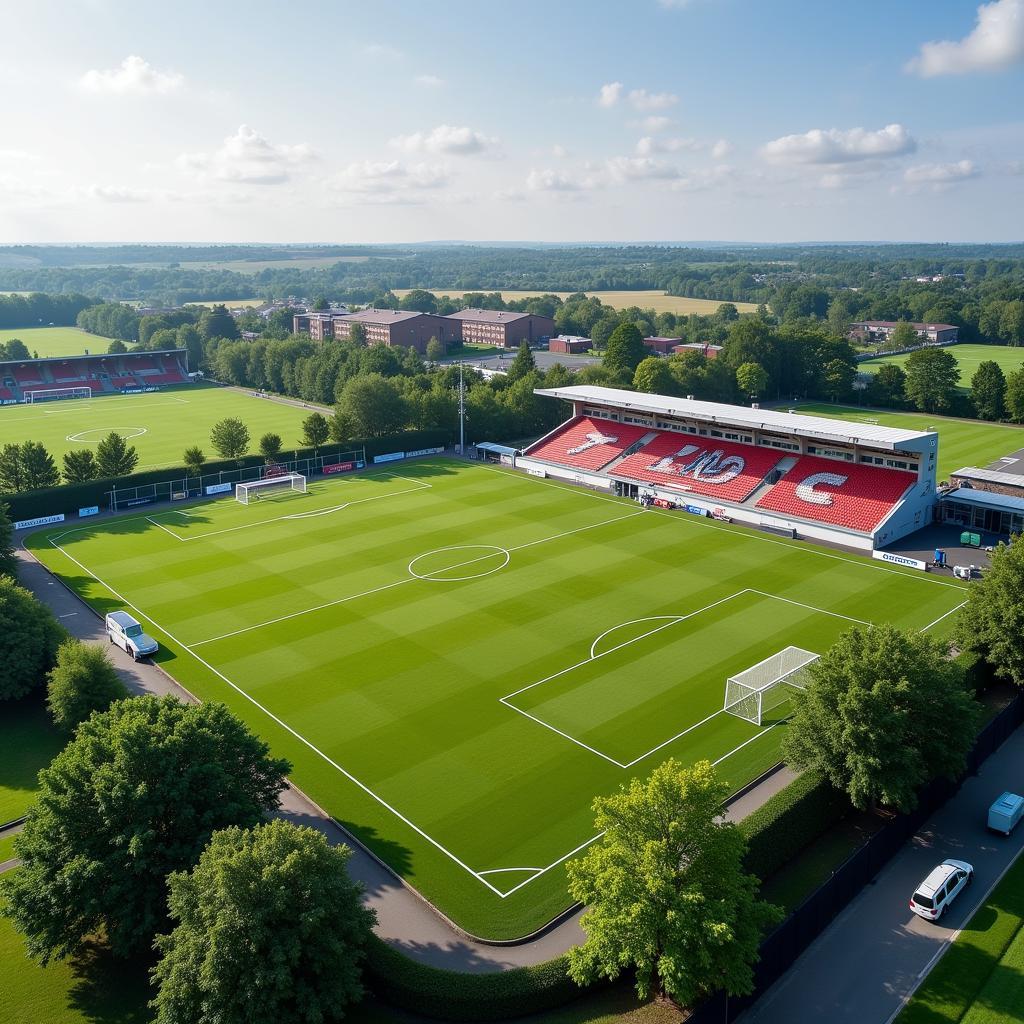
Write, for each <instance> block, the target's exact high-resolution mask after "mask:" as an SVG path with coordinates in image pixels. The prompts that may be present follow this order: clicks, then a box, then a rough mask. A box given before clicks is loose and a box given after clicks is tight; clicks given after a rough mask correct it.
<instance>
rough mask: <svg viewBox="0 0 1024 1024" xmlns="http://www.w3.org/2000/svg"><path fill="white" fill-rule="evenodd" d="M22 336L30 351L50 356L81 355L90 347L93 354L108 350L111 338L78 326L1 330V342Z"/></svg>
mask: <svg viewBox="0 0 1024 1024" xmlns="http://www.w3.org/2000/svg"><path fill="white" fill-rule="evenodd" d="M11 338H20V339H21V340H22V341H23V342H25V346H26V347H27V348H28V350H29V352H38V353H39V357H40V358H41V359H45V358H47V357H48V356H80V355H84V354H85V350H86V349H88V350H89V351H90V352H91V353H92V354H93V355H95V354H96V353H97V352H106V351H107V348H108V347H109V345H110V342H111V339H110V338H104V337H103V336H102V335H99V334H89V333H88V332H87V331H81V330H79V329H78V328H77V327H12V328H10V329H4V330H2V331H0V343H3V342H6V341H10V340H11Z"/></svg>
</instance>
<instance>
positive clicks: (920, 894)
mask: <svg viewBox="0 0 1024 1024" xmlns="http://www.w3.org/2000/svg"><path fill="white" fill-rule="evenodd" d="M973 881H974V868H973V867H972V866H971V865H970V864H968V863H967V862H966V861H963V860H944V861H943V862H942V863H941V864H940V865H939V866H938V867H937V868H934V869H933V870H932V873H931V874H930V875H929V876H928V877H927V878H926V879H925V880H924V881H923V882H922V883H921V884H920V885H919V886H918V887H917V888H916V889H915V890H914V895H913V896H911V897H910V909H911V910H912V911H913V912H914V913H915V914H917V916H918V917H923V918H924V919H925V920H926V921H938V920H939V918H941V917H942V916H943V915H944V914H945V913H946V911H947V910H949V905H950V904H951V903H952V902H953V900H955V899H956V898H957V896H959V895H960V893H961V892H963V890H964V889H966V888H967V886H969V885H970V884H971V882H973Z"/></svg>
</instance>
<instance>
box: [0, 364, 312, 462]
mask: <svg viewBox="0 0 1024 1024" xmlns="http://www.w3.org/2000/svg"><path fill="white" fill-rule="evenodd" d="M310 412H311V410H310V409H302V408H300V407H298V406H295V405H288V404H286V403H284V402H275V401H272V400H271V399H269V398H258V397H254V396H253V395H251V394H250V393H249V392H247V391H235V390H232V389H231V388H222V387H218V386H216V385H213V384H190V385H188V386H185V387H179V388H172V389H169V390H166V391H153V392H150V393H149V394H142V395H104V396H103V397H100V398H74V399H64V400H62V401H56V402H44V403H41V404H38V405H7V406H3V407H2V408H0V438H2V440H3V443H4V444H7V443H8V442H22V441H29V440H31V441H40V442H42V444H43V445H44V446H45V447H46V449H47V451H49V452H50V454H51V455H53V456H54V458H55V459H56V460H57V464H58V466H59V465H60V459H61V456H63V454H64V453H65V452H67V451H72V450H74V449H81V448H91V449H92V450H93V451H95V449H96V445H98V444H99V443H100V441H102V440H103V438H104V437H106V436H107V434H109V433H110V432H111V431H115V432H116V433H118V434H120V435H121V436H122V437H124V438H125V439H126V440H127V441H128V442H129V443H130V444H132V445H134V446H135V447H136V448H137V449H138V452H139V465H138V467H137V469H139V470H143V469H154V468H157V467H159V466H180V465H181V456H182V453H183V452H184V451H185V449H186V448H188V447H190V446H191V445H194V444H195V445H198V446H199V447H200V448H202V450H203V451H204V452H205V453H206V457H207V458H208V459H217V458H219V456H218V455H217V453H216V452H215V451H214V450H213V447H212V445H211V444H210V429H211V428H212V427H213V425H214V424H215V423H216V422H218V420H222V419H224V418H225V417H228V416H233V417H235V418H237V419H240V420H241V421H242V422H243V423H244V424H245V425H246V426H247V427H248V428H249V450H250V452H255V451H258V450H259V441H260V437H262V436H263V434H266V433H268V432H273V433H275V434H279V435H280V437H281V440H282V441H283V442H284V451H285V452H286V453H287V451H288V449H289V448H296V447H299V446H300V445H301V442H300V436H301V434H302V421H303V420H304V419H305V418H306V417H307V416H308V415H309V414H310Z"/></svg>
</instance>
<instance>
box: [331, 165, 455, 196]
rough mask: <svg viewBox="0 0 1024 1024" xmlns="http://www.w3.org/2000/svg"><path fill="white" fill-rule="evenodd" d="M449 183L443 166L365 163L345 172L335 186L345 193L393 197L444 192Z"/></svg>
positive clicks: (345, 168) (336, 178) (343, 171)
mask: <svg viewBox="0 0 1024 1024" xmlns="http://www.w3.org/2000/svg"><path fill="white" fill-rule="evenodd" d="M449 180H450V176H449V174H448V171H447V169H446V168H445V167H442V166H440V165H432V164H422V163H420V164H404V163H402V161H401V160H377V161H374V160H361V161H357V162H356V163H351V164H349V165H348V166H347V167H344V168H342V170H341V172H340V173H339V174H338V175H337V176H336V177H335V178H334V179H333V181H332V182H331V184H332V185H333V186H334V187H335V188H336V189H338V190H339V191H341V192H359V193H370V194H372V193H377V194H393V193H404V192H410V191H419V190H424V189H435V188H443V187H444V186H445V185H447V184H448V182H449Z"/></svg>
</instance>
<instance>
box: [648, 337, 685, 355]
mask: <svg viewBox="0 0 1024 1024" xmlns="http://www.w3.org/2000/svg"><path fill="white" fill-rule="evenodd" d="M678 344H679V339H678V338H659V337H653V338H644V345H645V346H646V347H647V348H649V349H650V350H651V351H652V352H658V353H660V354H661V355H663V356H667V355H668V354H669V352H671V351H672V350H673V349H674V348H675V347H676V345H678Z"/></svg>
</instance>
